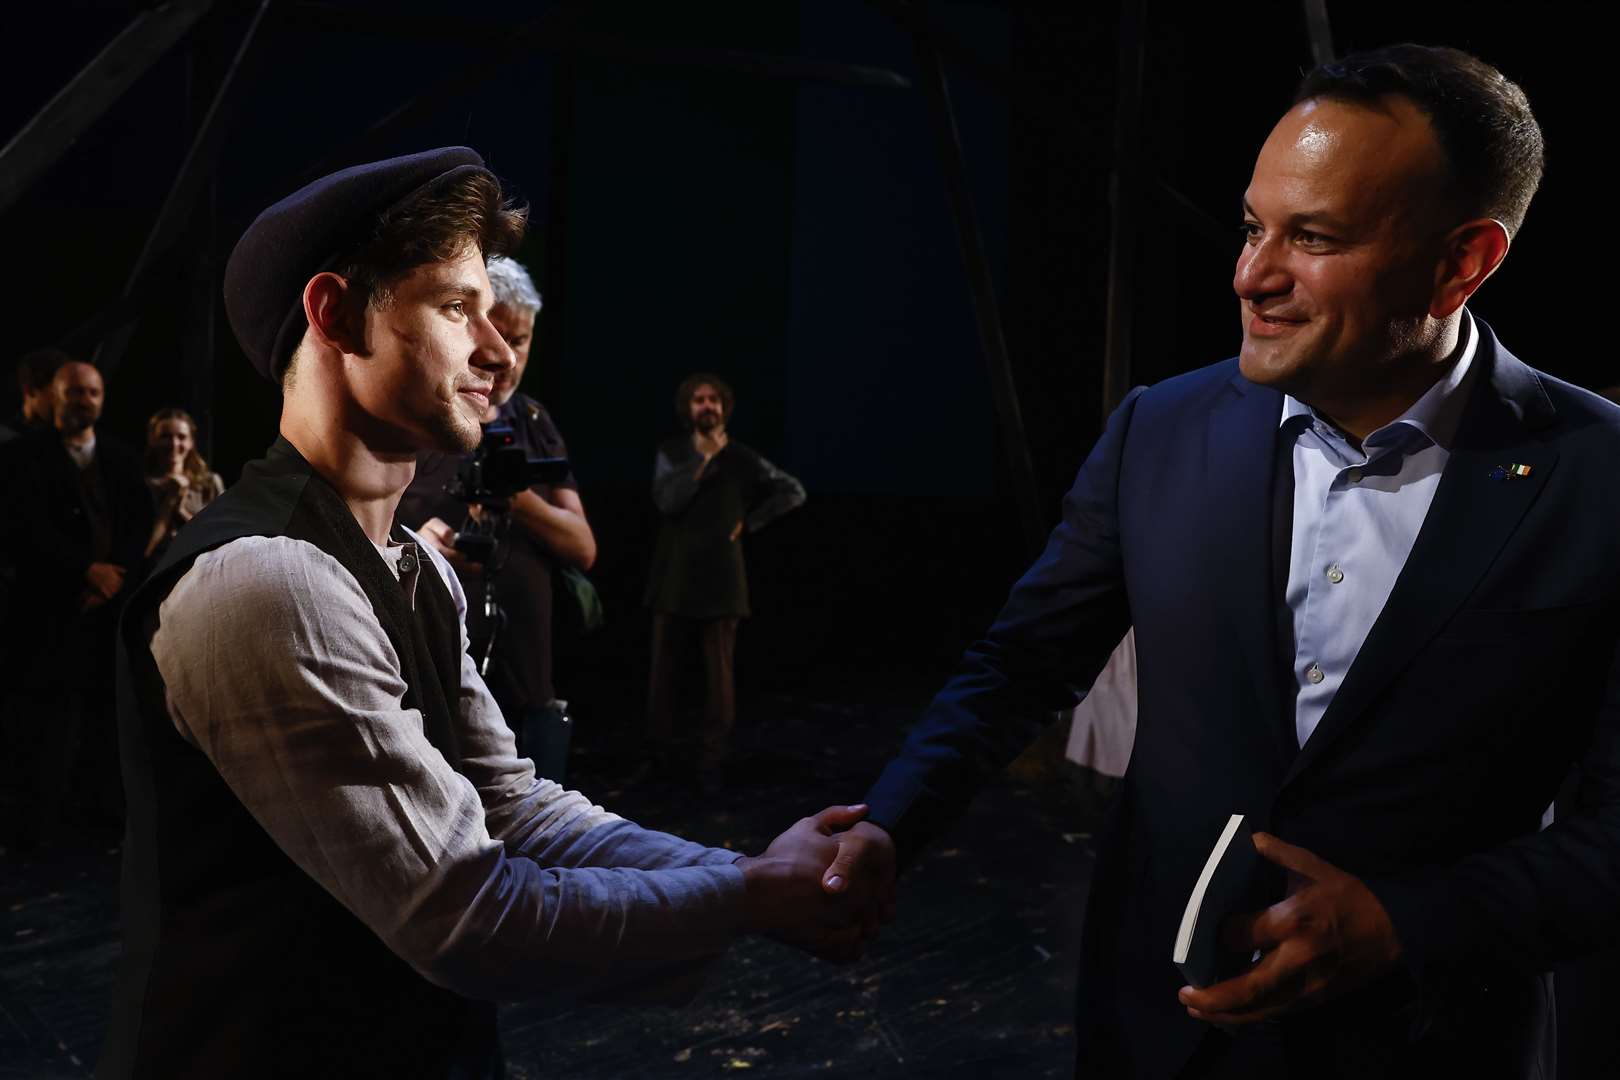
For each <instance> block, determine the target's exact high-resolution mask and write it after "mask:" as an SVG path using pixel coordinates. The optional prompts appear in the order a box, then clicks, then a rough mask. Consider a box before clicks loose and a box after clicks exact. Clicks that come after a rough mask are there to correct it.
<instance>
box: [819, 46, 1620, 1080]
mask: <svg viewBox="0 0 1620 1080" xmlns="http://www.w3.org/2000/svg"><path fill="white" fill-rule="evenodd" d="M1542 155H1543V150H1542V139H1541V133H1540V129H1539V127H1538V125H1537V123H1536V120H1535V118H1534V116H1533V115H1532V112H1531V109H1530V105H1529V102H1528V100H1527V99H1526V97H1525V95H1524V93H1523V91H1522V90H1520V89H1519V87H1518V86H1516V85H1515V84H1514V83H1512V82H1510V81H1509V80H1508V79H1507V78H1505V77H1504V76H1503V75H1502V74H1501V73H1500V72H1499V71H1497V70H1496V69H1495V68H1493V67H1491V66H1490V65H1488V64H1486V63H1484V62H1482V61H1481V60H1479V59H1476V58H1475V57H1472V56H1469V55H1467V54H1465V53H1462V52H1458V51H1456V50H1453V49H1446V48H1429V47H1420V46H1416V45H1397V46H1391V47H1388V48H1384V49H1379V50H1376V51H1371V52H1364V53H1359V54H1356V55H1353V56H1349V57H1347V58H1344V59H1342V60H1339V61H1335V62H1332V63H1328V64H1326V65H1323V66H1321V67H1319V68H1317V69H1316V70H1314V71H1312V72H1311V73H1309V74H1308V75H1307V76H1306V77H1305V79H1304V81H1303V83H1302V84H1301V86H1300V88H1299V91H1298V95H1297V97H1296V99H1295V102H1294V104H1293V106H1292V107H1291V108H1289V109H1288V111H1287V112H1286V113H1285V114H1284V115H1283V116H1282V118H1281V120H1279V121H1278V123H1277V124H1276V126H1275V128H1274V129H1273V130H1272V132H1271V134H1270V136H1269V137H1268V138H1267V139H1266V141H1265V143H1264V145H1263V146H1262V147H1261V148H1260V152H1259V156H1258V158H1257V160H1256V162H1255V166H1254V171H1253V174H1252V178H1251V180H1250V182H1249V185H1248V187H1247V190H1246V191H1244V192H1243V193H1242V195H1243V199H1242V206H1243V230H1242V233H1243V242H1242V246H1241V248H1240V249H1239V251H1238V254H1237V263H1236V271H1235V275H1234V278H1233V283H1232V284H1233V288H1234V290H1235V291H1236V293H1237V297H1238V307H1239V310H1240V318H1241V320H1242V327H1243V342H1242V347H1241V351H1240V353H1239V355H1238V356H1237V357H1235V358H1233V359H1230V360H1227V361H1224V362H1222V363H1218V364H1215V365H1213V366H1210V367H1206V368H1202V369H1200V370H1196V371H1193V372H1190V373H1188V374H1186V375H1182V376H1179V377H1177V378H1173V379H1169V380H1167V381H1165V382H1163V383H1160V384H1159V385H1156V386H1152V387H1147V388H1138V389H1136V390H1134V391H1132V392H1131V393H1130V394H1129V395H1128V396H1127V397H1126V399H1125V401H1124V402H1123V404H1121V405H1120V407H1119V409H1118V410H1117V411H1116V412H1115V413H1114V415H1113V417H1112V418H1111V419H1110V421H1109V423H1108V425H1107V428H1106V430H1105V432H1104V434H1103V436H1102V438H1101V439H1100V440H1099V442H1098V444H1097V446H1096V448H1095V449H1094V450H1093V451H1092V453H1091V455H1090V457H1089V459H1088V460H1087V461H1086V463H1085V464H1084V466H1083V467H1082V468H1081V470H1080V474H1079V476H1078V478H1077V479H1076V481H1075V484H1074V487H1073V489H1072V490H1071V491H1070V493H1069V495H1068V497H1067V499H1066V500H1065V502H1064V507H1063V521H1062V523H1061V524H1060V525H1059V526H1058V528H1057V529H1056V531H1055V532H1054V533H1053V534H1052V537H1051V540H1050V542H1049V544H1048V546H1047V548H1046V551H1045V553H1044V554H1043V555H1042V556H1041V557H1040V559H1039V560H1038V561H1037V562H1036V563H1035V565H1034V566H1033V567H1031V568H1030V570H1029V571H1028V572H1027V573H1026V574H1025V575H1024V577H1023V578H1022V579H1021V580H1020V581H1019V582H1018V583H1017V585H1016V586H1015V587H1014V588H1013V590H1012V593H1011V595H1010V597H1009V598H1008V600H1007V604H1006V606H1005V608H1004V609H1003V610H1002V612H1001V614H1000V616H999V617H998V618H997V620H996V622H995V623H994V625H992V626H991V627H990V629H989V631H988V632H987V633H986V634H985V636H984V638H983V640H981V641H979V642H978V643H977V644H975V645H974V646H973V647H972V648H971V649H970V650H969V651H968V652H967V654H966V656H965V657H964V660H963V665H962V670H961V672H960V673H959V674H958V675H957V676H956V677H955V678H954V679H953V680H952V681H951V682H950V683H948V684H947V685H946V687H945V688H944V689H943V690H942V691H941V692H940V694H939V695H938V696H937V697H936V698H935V699H934V701H933V703H932V705H931V706H930V707H929V709H928V710H927V712H926V713H925V715H924V716H923V718H922V720H921V722H920V723H918V724H917V725H916V727H915V728H914V729H913V731H912V733H911V735H910V737H909V739H908V741H907V743H906V745H905V747H904V749H903V750H902V751H901V753H900V755H899V756H898V757H897V758H896V759H895V760H894V761H892V762H891V763H890V764H889V766H888V767H887V769H886V770H885V772H884V773H883V775H882V777H881V778H880V779H879V780H878V782H877V784H876V785H875V786H874V787H873V788H872V790H871V791H870V793H869V794H868V797H867V800H866V801H867V802H868V803H869V804H870V808H871V809H870V813H869V816H868V819H867V820H866V821H863V822H861V823H859V824H857V825H855V826H853V827H852V828H851V829H850V830H849V831H848V832H846V833H844V834H843V835H842V836H841V838H840V841H841V842H840V850H839V855H838V858H837V859H836V860H835V861H834V863H833V865H832V866H831V867H830V868H829V871H828V873H827V875H826V876H825V878H824V884H825V886H826V887H827V888H828V889H829V890H831V891H834V892H845V893H849V894H851V895H854V896H857V897H863V898H865V900H866V902H867V903H868V904H869V905H871V907H872V908H873V909H874V910H881V908H882V907H883V906H885V905H886V904H887V903H888V902H889V900H890V897H891V895H892V890H893V888H894V872H895V867H896V866H897V865H901V864H903V863H904V862H905V860H906V858H907V857H908V856H909V855H910V854H911V853H913V852H915V851H916V850H917V849H918V847H919V846H920V845H922V844H924V843H926V842H927V841H928V840H929V839H930V838H932V837H933V836H935V835H937V834H938V832H939V831H940V830H941V829H942V828H943V827H944V826H945V825H946V824H947V823H948V822H949V821H950V820H951V819H952V818H953V817H955V816H956V815H957V814H958V813H959V812H960V811H961V809H962V807H963V805H964V803H965V802H966V800H967V799H969V798H970V797H971V796H972V794H973V792H974V791H975V790H976V789H977V788H978V787H979V785H980V784H981V783H982V782H983V781H984V779H985V778H986V777H988V776H991V775H992V774H993V773H994V772H995V771H996V770H998V769H999V768H1000V767H1001V766H1002V765H1004V764H1005V763H1006V762H1008V761H1009V760H1010V759H1012V758H1013V757H1014V756H1015V755H1016V754H1017V753H1018V751H1019V750H1020V749H1021V748H1022V747H1023V746H1024V745H1025V744H1026V743H1027V742H1029V741H1030V739H1031V738H1032V737H1033V736H1034V735H1035V733H1036V731H1037V730H1038V728H1039V726H1040V724H1041V723H1042V722H1044V721H1045V720H1046V719H1047V718H1050V717H1051V716H1053V715H1055V714H1056V713H1058V712H1059V711H1061V710H1062V709H1064V708H1067V707H1070V706H1072V705H1073V703H1074V699H1075V690H1076V688H1080V689H1084V688H1086V687H1088V686H1090V685H1091V683H1092V681H1093V680H1094V679H1095V678H1096V676H1097V673H1098V671H1099V670H1101V668H1102V667H1103V664H1104V663H1105V661H1106V660H1107V659H1108V656H1109V653H1110V651H1111V650H1112V649H1113V648H1114V646H1115V645H1116V644H1117V643H1118V642H1119V640H1120V637H1121V636H1122V635H1123V634H1124V633H1125V631H1126V629H1127V628H1134V630H1135V634H1136V647H1137V662H1138V671H1139V677H1140V680H1139V687H1140V701H1139V720H1138V729H1137V735H1136V742H1135V747H1134V750H1133V753H1132V757H1131V761H1130V766H1129V770H1128V772H1127V775H1126V777H1125V779H1124V781H1123V785H1122V788H1121V793H1120V796H1119V798H1118V801H1117V802H1116V804H1115V806H1114V808H1113V813H1112V815H1111V817H1110V820H1109V822H1108V824H1107V826H1106V828H1105V829H1104V831H1103V833H1102V834H1101V835H1100V837H1099V851H1098V856H1097V865H1096V869H1095V876H1094V883H1093V887H1092V892H1091V897H1090V900H1089V902H1088V905H1087V911H1086V930H1085V936H1084V942H1083V949H1082V961H1081V972H1080V984H1079V993H1078V1006H1079V1018H1078V1022H1077V1026H1076V1031H1077V1042H1078V1053H1079V1073H1080V1075H1083V1076H1086V1077H1092V1076H1096V1077H1111V1078H1112V1077H1239V1076H1241V1077H1281V1076H1306V1075H1308V1076H1336V1077H1343V1076H1356V1077H1361V1076H1376V1077H1379V1078H1387V1077H1394V1076H1408V1075H1423V1076H1431V1075H1432V1076H1492V1077H1501V1076H1515V1077H1540V1076H1551V1075H1553V1068H1554V1066H1553V1053H1554V1046H1553V1038H1554V1034H1553V1024H1552V1002H1553V998H1552V985H1551V976H1550V974H1549V971H1550V970H1551V968H1552V966H1553V965H1554V964H1555V963H1556V962H1559V961H1560V960H1562V959H1564V958H1566V957H1571V956H1574V955H1578V954H1580V953H1582V952H1585V951H1590V950H1592V949H1594V948H1596V947H1597V946H1599V945H1601V944H1603V943H1604V942H1606V941H1608V940H1612V939H1613V938H1614V936H1615V935H1616V933H1617V932H1620V854H1617V853H1620V516H1616V515H1615V513H1614V511H1613V507H1614V505H1615V503H1616V501H1617V500H1620V470H1617V469H1616V468H1615V463H1616V462H1617V461H1620V409H1617V408H1616V407H1615V406H1614V405H1613V404H1611V403H1609V402H1607V401H1604V400H1602V399H1601V398H1599V397H1597V396H1596V395H1593V394H1588V393H1586V392H1584V391H1582V390H1579V389H1577V388H1575V387H1573V386H1570V385H1568V384H1566V383H1563V382H1560V381H1559V380H1557V379H1554V378H1551V377H1549V376H1547V375H1545V374H1543V373H1541V372H1538V371H1536V370H1534V369H1533V368H1531V367H1529V366H1527V365H1526V364H1525V363H1523V362H1521V361H1520V360H1519V359H1518V358H1516V357H1515V356H1514V355H1513V354H1512V353H1510V352H1509V351H1508V349H1507V347H1506V346H1505V345H1504V344H1503V343H1502V342H1501V341H1499V340H1498V339H1497V336H1496V334H1495V333H1494V332H1493V331H1492V330H1491V328H1490V327H1489V326H1487V325H1486V324H1485V322H1484V321H1483V320H1481V319H1479V318H1477V317H1475V316H1473V315H1471V314H1470V312H1469V310H1468V307H1467V303H1468V301H1469V299H1470V297H1472V296H1473V295H1474V293H1475V292H1476V290H1478V289H1479V288H1480V286H1481V285H1483V284H1484V282H1485V280H1486V279H1487V278H1489V277H1490V276H1491V274H1492V273H1493V272H1494V271H1495V270H1496V269H1497V267H1498V266H1500V265H1501V263H1502V260H1503V259H1504V258H1505V257H1506V256H1507V253H1508V250H1509V246H1510V243H1511V241H1512V239H1513V238H1514V236H1515V235H1516V234H1517V233H1518V231H1519V228H1520V226H1521V224H1522V223H1523V221H1524V219H1525V214H1526V211H1527V209H1528V207H1529V204H1530V200H1531V197H1532V195H1533V194H1534V192H1535V190H1536V187H1537V185H1538V183H1539V181H1540V176H1541V169H1542ZM1529 347H1530V348H1534V345H1533V344H1532V345H1531V346H1529ZM1575 765H1579V766H1580V774H1581V776H1582V778H1583V781H1582V783H1583V786H1582V789H1581V791H1580V792H1579V795H1578V797H1577V798H1576V799H1575V801H1574V810H1573V812H1572V813H1570V814H1568V815H1565V816H1562V817H1561V818H1560V820H1558V821H1557V822H1555V823H1553V824H1552V825H1550V826H1549V827H1547V828H1545V829H1542V828H1541V817H1542V811H1543V809H1544V808H1545V807H1546V806H1547V805H1548V803H1549V802H1550V801H1551V800H1552V798H1553V796H1554V793H1555V792H1556V790H1557V789H1558V787H1559V784H1560V782H1561V781H1562V780H1563V778H1564V777H1565V776H1566V775H1567V774H1568V773H1569V771H1570V769H1571V767H1572V766H1575ZM1239 814H1241V815H1243V818H1242V821H1241V823H1240V826H1241V827H1239V826H1232V818H1233V816H1234V815H1239ZM1229 826H1231V828H1230V830H1229ZM1243 829H1249V830H1252V833H1253V837H1252V840H1250V841H1248V847H1249V848H1250V849H1252V854H1251V858H1250V863H1249V868H1248V869H1246V870H1242V871H1241V877H1242V878H1243V880H1241V881H1240V882H1239V883H1238V887H1237V888H1235V889H1234V888H1228V885H1229V884H1230V883H1229V882H1225V881H1224V880H1223V879H1224V878H1225V876H1226V875H1225V874H1224V873H1223V869H1224V867H1225V866H1226V863H1225V858H1226V856H1227V855H1229V854H1232V853H1242V851H1243V847H1242V845H1243V841H1242V839H1241V837H1242V835H1243V833H1242V830H1243ZM1218 841H1224V843H1225V845H1226V846H1225V848H1224V850H1222V851H1215V849H1216V848H1217V842H1218ZM1212 852H1214V855H1215V857H1214V859H1213V860H1212ZM1212 861H1213V863H1214V865H1211V864H1212ZM1206 866H1208V867H1209V868H1210V873H1209V874H1208V875H1206V874H1205V869H1206ZM1201 880H1202V881H1203V882H1204V884H1205V885H1206V886H1207V887H1208V890H1209V891H1208V893H1207V894H1204V895H1202V897H1201V900H1202V904H1203V909H1202V910H1198V911H1196V916H1197V917H1196V930H1195V932H1194V933H1193V935H1192V937H1193V938H1194V939H1195V940H1196V938H1197V936H1198V933H1197V932H1196V931H1197V930H1202V929H1204V928H1207V927H1210V926H1214V927H1216V928H1217V929H1218V931H1219V940H1218V945H1219V947H1220V950H1221V952H1222V953H1223V955H1222V958H1221V960H1222V963H1221V965H1220V966H1222V967H1225V968H1228V969H1230V971H1232V972H1233V974H1231V975H1229V976H1228V977H1224V978H1221V977H1217V978H1216V981H1214V982H1213V983H1212V984H1210V985H1206V986H1204V987H1202V988H1198V987H1194V986H1190V985H1187V981H1186V979H1185V978H1184V977H1183V975H1182V974H1181V973H1180V972H1179V971H1178V969H1177V967H1176V965H1175V963H1173V961H1172V955H1173V952H1174V950H1175V946H1176V945H1177V935H1178V931H1179V930H1180V928H1181V925H1182V922H1183V916H1184V915H1185V914H1186V913H1187V909H1188V907H1189V903H1188V901H1189V897H1191V896H1192V894H1193V892H1194V888H1195V886H1196V885H1199V883H1200V881H1201ZM1218 895H1219V896H1226V897H1235V899H1231V900H1228V901H1227V902H1225V903H1224V904H1222V905H1221V909H1220V910H1212V909H1211V905H1214V904H1215V903H1216V898H1217V896H1218ZM1195 906H1196V905H1195ZM1222 974H1224V973H1222Z"/></svg>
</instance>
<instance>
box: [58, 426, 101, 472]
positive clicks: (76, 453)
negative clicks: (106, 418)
mask: <svg viewBox="0 0 1620 1080" xmlns="http://www.w3.org/2000/svg"><path fill="white" fill-rule="evenodd" d="M62 449H64V450H66V451H67V455H68V457H70V458H72V459H73V464H75V465H77V466H78V467H79V468H81V469H88V468H89V467H90V463H91V462H92V461H94V460H95V459H96V433H95V431H94V430H92V431H91V432H90V439H89V441H88V442H86V443H85V444H84V445H83V446H74V445H73V444H72V443H70V442H64V443H63V444H62Z"/></svg>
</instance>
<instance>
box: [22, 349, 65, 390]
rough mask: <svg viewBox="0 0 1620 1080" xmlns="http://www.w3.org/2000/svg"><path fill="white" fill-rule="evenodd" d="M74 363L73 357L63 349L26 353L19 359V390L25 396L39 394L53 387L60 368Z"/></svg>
mask: <svg viewBox="0 0 1620 1080" xmlns="http://www.w3.org/2000/svg"><path fill="white" fill-rule="evenodd" d="M72 362H73V357H71V356H69V355H68V354H67V353H65V352H63V351H62V350H61V349H35V350H33V351H32V352H25V353H23V354H22V356H20V357H18V358H17V389H18V390H21V391H22V392H23V393H25V394H37V393H39V392H40V391H41V390H43V389H45V388H46V387H47V386H49V385H51V380H52V379H54V378H56V371H57V369H58V368H60V367H61V366H62V365H63V364H69V363H72Z"/></svg>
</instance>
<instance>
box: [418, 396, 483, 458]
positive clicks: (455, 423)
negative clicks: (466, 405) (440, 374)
mask: <svg viewBox="0 0 1620 1080" xmlns="http://www.w3.org/2000/svg"><path fill="white" fill-rule="evenodd" d="M430 431H431V434H432V436H433V442H434V449H436V450H443V451H445V452H446V453H451V454H465V453H468V452H470V451H473V450H476V449H478V444H479V442H481V441H482V440H483V437H484V429H483V428H482V427H481V426H480V425H479V423H478V421H477V420H475V419H472V418H469V417H468V416H467V415H466V414H465V413H463V412H462V411H461V409H460V408H459V407H458V406H457V405H454V404H452V405H451V406H450V408H449V409H447V410H445V411H444V412H442V413H439V414H438V415H437V416H436V418H435V422H434V424H433V425H432V427H431V429H430Z"/></svg>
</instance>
